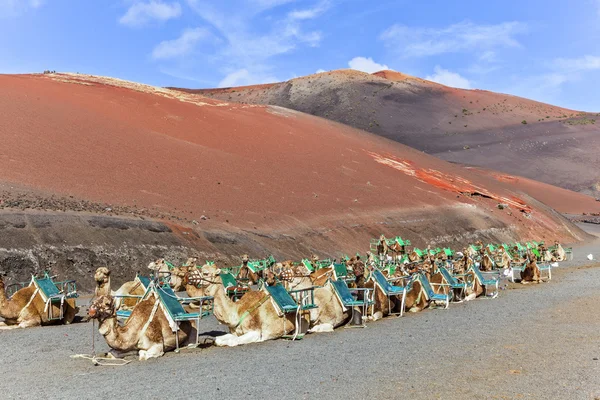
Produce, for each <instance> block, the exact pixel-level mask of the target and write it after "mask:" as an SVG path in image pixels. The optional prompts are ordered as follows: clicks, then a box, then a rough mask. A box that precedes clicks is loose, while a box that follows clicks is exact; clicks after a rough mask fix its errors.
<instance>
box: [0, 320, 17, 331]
mask: <svg viewBox="0 0 600 400" xmlns="http://www.w3.org/2000/svg"><path fill="white" fill-rule="evenodd" d="M17 328H20V327H19V325H6V323H5V322H0V330H2V331H9V330H11V329H17Z"/></svg>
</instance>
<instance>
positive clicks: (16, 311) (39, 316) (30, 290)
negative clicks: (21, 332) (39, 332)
mask: <svg viewBox="0 0 600 400" xmlns="http://www.w3.org/2000/svg"><path fill="white" fill-rule="evenodd" d="M48 307H52V315H60V311H61V310H60V308H59V305H57V304H52V305H48ZM62 307H63V310H62V311H63V318H62V319H60V320H50V319H49V315H50V314H49V313H50V310H49V309H46V303H45V302H44V300H43V299H42V295H41V294H40V293H39V292H38V291H36V288H35V286H34V285H33V283H32V284H31V285H29V286H27V287H24V288H22V289H20V290H19V291H17V292H16V293H15V294H13V295H12V297H11V298H10V299H8V298H7V297H6V288H5V285H4V278H3V277H2V275H1V274H0V317H2V318H4V322H3V323H0V329H14V328H30V327H33V326H40V325H51V324H61V323H62V324H70V323H71V322H73V320H74V319H75V316H76V315H77V312H78V311H79V308H77V306H76V305H75V299H65V301H64V303H63V306H62Z"/></svg>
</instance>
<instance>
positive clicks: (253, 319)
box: [190, 265, 296, 346]
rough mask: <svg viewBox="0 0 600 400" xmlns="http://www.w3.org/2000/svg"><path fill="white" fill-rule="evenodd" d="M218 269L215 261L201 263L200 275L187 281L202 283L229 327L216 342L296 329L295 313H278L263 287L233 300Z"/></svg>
mask: <svg viewBox="0 0 600 400" xmlns="http://www.w3.org/2000/svg"><path fill="white" fill-rule="evenodd" d="M220 272H221V270H220V269H219V268H217V267H216V266H214V265H204V266H203V267H202V268H201V269H200V272H199V274H200V277H199V278H196V277H192V276H190V283H192V284H195V285H196V286H198V287H200V286H201V287H203V289H204V293H205V295H206V296H213V297H214V299H215V300H214V315H215V318H216V319H217V320H218V321H219V322H220V323H222V324H225V325H227V326H228V327H229V331H230V333H229V334H227V335H223V336H219V337H217V338H216V340H215V343H216V345H217V346H237V345H241V344H247V343H254V342H262V341H265V340H271V339H277V338H280V337H282V336H284V335H286V334H288V333H290V332H293V331H294V330H295V328H296V326H295V323H294V319H295V315H292V314H285V315H280V314H279V310H278V309H277V308H276V306H275V304H274V303H273V301H272V299H271V296H269V295H268V294H267V293H266V292H265V291H262V290H260V291H256V290H250V291H248V292H247V293H245V294H244V295H243V296H242V297H241V298H240V299H239V300H238V301H236V302H233V301H232V300H231V299H230V298H229V296H227V293H226V292H225V288H224V286H223V283H222V282H221V278H220V277H219V274H220ZM192 279H193V280H192ZM196 279H199V281H196Z"/></svg>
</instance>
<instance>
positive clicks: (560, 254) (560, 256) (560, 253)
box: [552, 240, 567, 261]
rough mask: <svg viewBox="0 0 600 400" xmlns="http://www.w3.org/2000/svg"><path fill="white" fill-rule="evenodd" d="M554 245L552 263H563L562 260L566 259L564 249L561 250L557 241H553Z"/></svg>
mask: <svg viewBox="0 0 600 400" xmlns="http://www.w3.org/2000/svg"><path fill="white" fill-rule="evenodd" d="M554 245H555V246H556V248H555V249H554V251H553V252H552V255H553V256H554V258H555V260H554V261H564V260H566V259H567V253H566V252H565V249H563V247H562V246H561V244H560V243H559V242H558V240H555V241H554Z"/></svg>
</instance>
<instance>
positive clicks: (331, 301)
mask: <svg viewBox="0 0 600 400" xmlns="http://www.w3.org/2000/svg"><path fill="white" fill-rule="evenodd" d="M298 272H299V271H293V270H290V269H288V270H283V271H282V273H281V275H280V280H281V281H282V282H283V285H284V287H285V288H286V289H287V290H303V289H308V288H311V287H315V289H314V300H315V304H316V305H317V308H313V309H311V310H309V313H310V323H309V331H310V332H313V333H314V332H332V331H333V330H334V329H335V328H337V327H339V326H341V325H343V324H345V323H346V322H348V320H349V319H350V317H351V315H352V310H351V309H346V308H345V307H344V305H343V304H342V303H340V301H339V299H338V297H337V295H336V292H335V289H334V288H333V286H332V285H330V284H328V280H329V279H331V278H332V277H333V268H332V267H328V268H321V269H319V270H317V271H314V272H312V273H311V274H309V275H306V274H301V273H298Z"/></svg>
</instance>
